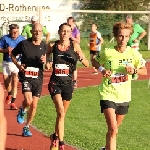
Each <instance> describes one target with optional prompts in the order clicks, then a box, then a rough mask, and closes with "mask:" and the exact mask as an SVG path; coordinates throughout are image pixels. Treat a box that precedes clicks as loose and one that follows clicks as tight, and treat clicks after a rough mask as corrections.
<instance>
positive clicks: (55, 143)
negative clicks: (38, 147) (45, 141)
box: [50, 133, 59, 150]
mask: <svg viewBox="0 0 150 150" xmlns="http://www.w3.org/2000/svg"><path fill="white" fill-rule="evenodd" d="M50 140H51V146H50V150H59V149H58V146H59V140H58V138H57V137H54V133H53V134H52V135H50Z"/></svg>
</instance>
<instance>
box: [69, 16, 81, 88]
mask: <svg viewBox="0 0 150 150" xmlns="http://www.w3.org/2000/svg"><path fill="white" fill-rule="evenodd" d="M67 23H68V24H69V25H70V26H71V29H72V34H71V40H73V41H75V42H77V43H79V44H80V31H79V29H78V28H77V27H76V25H75V19H74V17H69V18H68V19H67ZM77 73H78V72H77V69H76V70H75V71H74V73H73V84H74V88H77V76H78V75H77Z"/></svg>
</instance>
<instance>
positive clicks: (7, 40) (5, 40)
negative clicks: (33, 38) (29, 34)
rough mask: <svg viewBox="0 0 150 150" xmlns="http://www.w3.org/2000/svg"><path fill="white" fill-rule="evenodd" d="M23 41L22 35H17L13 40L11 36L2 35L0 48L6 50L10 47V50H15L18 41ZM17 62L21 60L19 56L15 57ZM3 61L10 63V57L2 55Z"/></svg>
mask: <svg viewBox="0 0 150 150" xmlns="http://www.w3.org/2000/svg"><path fill="white" fill-rule="evenodd" d="M23 40H25V38H24V37H23V36H22V35H19V36H18V37H17V38H16V39H15V40H14V39H12V38H11V36H10V35H9V34H8V35H4V36H3V37H2V38H1V39H0V48H2V49H6V48H7V47H9V46H10V47H11V48H15V47H16V46H17V44H18V43H19V42H20V41H23ZM16 58H17V60H18V61H20V59H21V55H19V56H17V57H16ZM3 61H6V62H12V60H11V57H10V56H9V54H8V53H4V54H3Z"/></svg>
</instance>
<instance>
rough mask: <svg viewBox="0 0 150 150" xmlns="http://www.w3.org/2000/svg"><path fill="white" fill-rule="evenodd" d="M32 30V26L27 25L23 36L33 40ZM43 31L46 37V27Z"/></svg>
mask: <svg viewBox="0 0 150 150" xmlns="http://www.w3.org/2000/svg"><path fill="white" fill-rule="evenodd" d="M31 30H32V24H27V25H26V26H24V28H23V31H22V33H21V35H23V36H26V37H27V38H31V37H32V34H31ZM42 30H43V34H44V35H46V34H47V33H48V31H47V29H46V28H45V27H44V26H43V27H42Z"/></svg>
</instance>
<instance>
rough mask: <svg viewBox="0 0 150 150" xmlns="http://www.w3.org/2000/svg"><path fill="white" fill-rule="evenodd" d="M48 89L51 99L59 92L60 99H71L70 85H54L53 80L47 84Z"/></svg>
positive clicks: (71, 90) (71, 87)
mask: <svg viewBox="0 0 150 150" xmlns="http://www.w3.org/2000/svg"><path fill="white" fill-rule="evenodd" d="M48 90H49V93H50V95H51V98H52V99H53V96H55V95H56V94H61V97H62V100H66V101H70V100H71V99H72V93H73V86H72V85H66V86H60V85H56V84H55V83H53V82H50V83H49V84H48Z"/></svg>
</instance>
